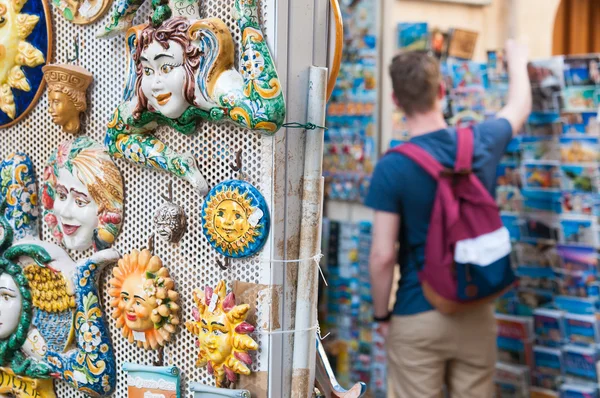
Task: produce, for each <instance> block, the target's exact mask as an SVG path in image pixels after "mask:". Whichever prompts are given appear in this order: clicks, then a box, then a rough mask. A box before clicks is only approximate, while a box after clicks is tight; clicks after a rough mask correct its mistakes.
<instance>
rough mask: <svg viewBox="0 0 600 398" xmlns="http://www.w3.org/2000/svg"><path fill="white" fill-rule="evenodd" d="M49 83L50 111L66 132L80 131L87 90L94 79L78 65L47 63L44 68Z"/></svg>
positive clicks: (53, 120) (85, 107)
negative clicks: (80, 118)
mask: <svg viewBox="0 0 600 398" xmlns="http://www.w3.org/2000/svg"><path fill="white" fill-rule="evenodd" d="M42 70H43V71H44V78H45V79H46V82H47V84H48V113H49V114H50V116H51V117H52V122H54V123H55V124H58V125H59V126H61V127H62V129H63V131H64V132H65V133H69V134H76V133H78V132H79V128H80V121H79V114H80V113H82V112H85V110H86V109H87V100H86V94H85V93H86V90H87V88H88V87H89V85H90V84H91V83H92V80H93V79H94V78H93V77H92V74H91V73H90V72H88V71H87V70H86V69H84V68H82V67H81V66H77V65H46V66H44V67H43V68H42Z"/></svg>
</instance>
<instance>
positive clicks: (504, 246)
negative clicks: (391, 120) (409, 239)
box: [390, 128, 515, 314]
mask: <svg viewBox="0 0 600 398" xmlns="http://www.w3.org/2000/svg"><path fill="white" fill-rule="evenodd" d="M456 134H457V150H456V152H457V155H456V162H455V166H454V169H453V170H452V169H448V168H445V167H444V166H442V165H441V164H440V163H439V162H438V161H437V160H436V159H435V158H434V157H433V156H431V155H430V154H429V153H428V152H427V151H425V150H424V149H422V148H421V147H419V146H417V145H415V144H412V143H406V144H403V145H399V146H397V147H395V148H392V149H391V150H390V152H397V153H401V154H402V155H404V156H406V157H408V158H409V159H411V160H412V161H413V162H415V163H416V164H417V165H419V166H420V167H421V168H422V169H423V170H425V171H426V172H427V173H428V174H429V175H430V176H431V177H433V179H435V180H436V181H437V184H438V186H437V191H436V195H435V201H434V204H433V210H432V213H431V220H430V223H429V230H428V231H427V241H426V243H425V264H424V265H423V267H422V268H421V269H420V270H419V280H420V281H421V284H422V287H423V293H424V294H425V297H426V298H427V300H428V301H429V302H430V303H431V305H433V306H434V307H435V308H436V309H437V310H438V311H440V312H442V313H444V314H452V313H455V312H458V311H461V310H464V309H467V308H469V307H472V306H473V305H477V304H480V303H483V302H488V301H491V300H493V299H495V298H496V297H498V296H500V295H501V294H503V293H504V292H505V291H506V290H508V289H509V288H510V287H511V285H512V284H513V282H514V281H515V275H514V273H513V270H512V268H511V264H510V252H511V244H510V236H509V232H508V230H507V229H506V228H505V227H504V225H503V224H502V220H501V219H500V213H499V210H498V206H497V205H496V202H495V201H494V199H493V198H492V195H490V193H489V192H488V190H487V189H486V188H485V187H484V186H483V184H482V183H481V181H479V179H478V178H477V176H475V174H474V173H473V171H472V170H471V163H472V159H473V130H471V129H470V128H465V129H458V131H457V133H456Z"/></svg>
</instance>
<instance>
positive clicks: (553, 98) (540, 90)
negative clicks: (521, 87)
mask: <svg viewBox="0 0 600 398" xmlns="http://www.w3.org/2000/svg"><path fill="white" fill-rule="evenodd" d="M527 70H528V72H529V79H530V80H531V88H532V95H533V111H535V112H555V111H558V110H560V109H561V108H562V101H561V91H562V89H563V87H564V86H565V84H564V75H563V57H553V58H549V59H545V60H536V61H532V62H530V63H529V64H528V66H527Z"/></svg>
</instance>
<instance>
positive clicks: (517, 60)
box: [504, 39, 529, 73]
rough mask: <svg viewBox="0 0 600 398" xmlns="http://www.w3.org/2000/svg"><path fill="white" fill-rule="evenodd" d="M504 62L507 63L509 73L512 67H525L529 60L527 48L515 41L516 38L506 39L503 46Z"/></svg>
mask: <svg viewBox="0 0 600 398" xmlns="http://www.w3.org/2000/svg"><path fill="white" fill-rule="evenodd" d="M504 51H505V54H506V62H507V64H508V69H509V73H510V70H511V69H512V68H526V67H527V62H528V60H529V48H528V47H527V46H526V45H524V44H521V43H519V42H517V41H516V40H512V39H511V40H508V41H507V42H506V47H505V50H504Z"/></svg>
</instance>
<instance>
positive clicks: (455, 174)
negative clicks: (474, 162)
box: [440, 167, 473, 185]
mask: <svg viewBox="0 0 600 398" xmlns="http://www.w3.org/2000/svg"><path fill="white" fill-rule="evenodd" d="M472 172H473V170H471V169H462V170H458V171H457V170H454V169H451V168H448V167H445V168H444V170H442V171H440V177H443V178H448V179H451V180H452V185H456V184H457V183H458V179H459V177H465V176H468V175H469V174H471V173H472Z"/></svg>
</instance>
